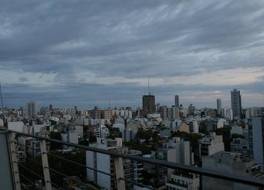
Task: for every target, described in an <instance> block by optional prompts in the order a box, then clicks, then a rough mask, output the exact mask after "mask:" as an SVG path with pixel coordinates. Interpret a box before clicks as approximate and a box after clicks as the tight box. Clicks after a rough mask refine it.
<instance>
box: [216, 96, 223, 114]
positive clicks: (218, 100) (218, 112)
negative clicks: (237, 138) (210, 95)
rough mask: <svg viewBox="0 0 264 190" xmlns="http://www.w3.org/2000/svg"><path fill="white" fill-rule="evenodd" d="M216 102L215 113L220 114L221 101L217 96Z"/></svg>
mask: <svg viewBox="0 0 264 190" xmlns="http://www.w3.org/2000/svg"><path fill="white" fill-rule="evenodd" d="M216 104H217V114H218V115H221V112H222V101H221V99H220V98H217V100H216Z"/></svg>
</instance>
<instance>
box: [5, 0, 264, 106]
mask: <svg viewBox="0 0 264 190" xmlns="http://www.w3.org/2000/svg"><path fill="white" fill-rule="evenodd" d="M0 23H1V25H0V44H1V46H0V81H2V83H3V85H4V92H5V94H4V97H5V102H6V104H7V105H23V104H24V103H25V102H26V101H29V100H36V101H38V102H40V103H42V104H48V103H54V104H57V105H61V106H64V105H67V106H68V105H75V104H76V105H81V106H83V107H87V106H93V105H96V104H98V105H101V106H108V105H109V104H112V105H132V106H138V105H140V104H141V103H140V101H141V95H142V94H144V93H146V91H147V88H146V86H147V80H148V79H150V83H151V91H152V92H153V93H154V94H155V95H157V99H158V101H160V103H162V104H172V103H173V95H174V94H179V95H180V98H181V100H182V102H183V103H184V104H189V103H194V104H195V105H198V106H203V105H204V106H215V99H216V98H217V97H220V98H222V99H223V100H224V102H225V104H226V105H228V104H229V101H230V97H229V91H230V90H231V89H232V88H239V89H241V91H242V95H243V104H244V105H245V106H254V105H264V98H263V93H264V86H263V82H264V63H263V60H264V54H263V52H264V30H263V29H264V2H262V1H259V0H251V1H248V0H242V1H239V2H237V1H235V0H232V1H231V0H224V1H215V0H188V1H185V0H165V1H159V0H146V1H128V0H125V1H124V0H110V1H109V0H101V1H93V0H87V1H81V0H74V1H73V0H58V1H52V0H46V1H35V0H28V1H26V2H25V1H19V0H16V1H12V2H10V1H7V0H3V1H1V6H0Z"/></svg>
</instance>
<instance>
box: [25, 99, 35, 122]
mask: <svg viewBox="0 0 264 190" xmlns="http://www.w3.org/2000/svg"><path fill="white" fill-rule="evenodd" d="M36 114H37V110H36V103H35V102H28V103H27V105H26V116H27V117H28V118H29V119H32V118H34V117H35V116H36Z"/></svg>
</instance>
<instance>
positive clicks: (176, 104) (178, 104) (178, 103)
mask: <svg viewBox="0 0 264 190" xmlns="http://www.w3.org/2000/svg"><path fill="white" fill-rule="evenodd" d="M179 106H180V102H179V95H175V107H176V108H178V107H179Z"/></svg>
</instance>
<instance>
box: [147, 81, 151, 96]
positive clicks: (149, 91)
mask: <svg viewBox="0 0 264 190" xmlns="http://www.w3.org/2000/svg"><path fill="white" fill-rule="evenodd" d="M148 95H151V93H150V90H149V78H148Z"/></svg>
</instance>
